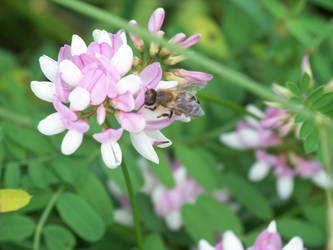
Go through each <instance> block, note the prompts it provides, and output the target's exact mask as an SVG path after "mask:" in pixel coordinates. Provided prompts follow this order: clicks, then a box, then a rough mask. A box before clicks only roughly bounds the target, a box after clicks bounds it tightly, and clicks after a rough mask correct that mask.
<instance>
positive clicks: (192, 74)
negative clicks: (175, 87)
mask: <svg viewBox="0 0 333 250" xmlns="http://www.w3.org/2000/svg"><path fill="white" fill-rule="evenodd" d="M176 74H177V75H178V76H180V77H182V78H185V80H186V81H187V82H190V83H194V82H208V81H210V80H212V78H213V76H212V75H211V74H208V73H205V72H200V71H189V70H185V69H178V70H176Z"/></svg>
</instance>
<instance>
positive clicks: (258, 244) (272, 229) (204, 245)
mask: <svg viewBox="0 0 333 250" xmlns="http://www.w3.org/2000/svg"><path fill="white" fill-rule="evenodd" d="M198 248H199V250H244V249H245V248H244V247H243V245H242V242H241V241H240V240H239V239H238V237H237V236H236V235H235V234H234V233H233V232H232V231H226V232H225V233H224V234H223V237H222V241H220V242H218V243H217V244H216V245H215V246H212V245H210V244H209V243H208V242H207V241H206V240H203V239H202V240H200V241H199V246H198ZM246 250H305V248H304V246H303V240H302V239H301V238H300V237H298V236H295V237H293V238H292V239H291V240H290V241H289V242H288V243H287V245H285V246H284V247H282V240H281V236H280V234H279V233H278V232H277V229H276V222H275V221H272V222H271V223H270V224H269V225H268V227H267V229H265V230H263V231H262V232H261V233H260V234H259V235H258V237H257V239H256V240H255V243H254V245H253V246H251V247H248V248H247V249H246Z"/></svg>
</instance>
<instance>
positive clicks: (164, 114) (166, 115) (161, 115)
mask: <svg viewBox="0 0 333 250" xmlns="http://www.w3.org/2000/svg"><path fill="white" fill-rule="evenodd" d="M169 115H170V114H168V113H163V114H160V115H159V116H157V118H161V117H164V116H165V117H169Z"/></svg>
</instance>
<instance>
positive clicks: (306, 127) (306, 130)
mask: <svg viewBox="0 0 333 250" xmlns="http://www.w3.org/2000/svg"><path fill="white" fill-rule="evenodd" d="M314 128H315V124H314V121H313V120H307V121H305V122H304V123H303V124H302V127H301V129H300V131H299V137H300V138H302V139H305V138H307V137H308V136H309V135H310V134H311V133H312V131H313V129H314Z"/></svg>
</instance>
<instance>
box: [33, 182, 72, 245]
mask: <svg viewBox="0 0 333 250" xmlns="http://www.w3.org/2000/svg"><path fill="white" fill-rule="evenodd" d="M64 188H65V187H64V186H61V187H60V188H59V189H58V191H57V192H56V193H54V194H53V196H52V197H51V199H50V201H49V203H48V204H47V206H46V208H45V209H44V211H43V213H42V216H41V217H40V219H39V221H38V224H37V226H36V231H35V235H34V242H33V250H39V249H40V248H39V244H40V237H41V234H42V231H43V227H44V224H45V222H46V220H47V218H48V217H49V215H50V213H51V211H52V208H53V207H54V204H55V203H56V201H57V199H58V197H59V195H60V194H61V192H62V191H63V190H64Z"/></svg>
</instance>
